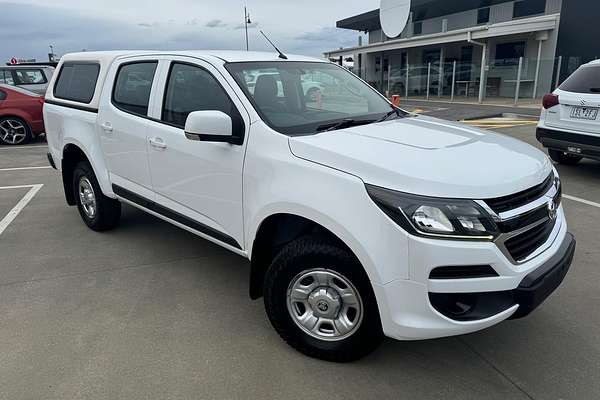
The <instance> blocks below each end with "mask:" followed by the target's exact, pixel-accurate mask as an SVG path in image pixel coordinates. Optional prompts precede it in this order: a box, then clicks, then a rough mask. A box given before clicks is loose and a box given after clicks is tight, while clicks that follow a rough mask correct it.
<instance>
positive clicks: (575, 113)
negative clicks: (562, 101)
mask: <svg viewBox="0 0 600 400" xmlns="http://www.w3.org/2000/svg"><path fill="white" fill-rule="evenodd" d="M571 118H575V119H587V120H590V121H595V120H596V119H597V118H598V109H597V108H587V107H573V109H572V110H571Z"/></svg>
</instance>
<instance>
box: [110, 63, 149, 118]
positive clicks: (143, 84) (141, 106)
mask: <svg viewBox="0 0 600 400" xmlns="http://www.w3.org/2000/svg"><path fill="white" fill-rule="evenodd" d="M157 65H158V62H156V61H150V62H149V61H143V62H135V63H129V64H124V65H122V66H121V67H120V68H119V71H118V72H117V79H116V81H115V88H114V90H113V104H114V105H115V106H117V107H118V108H120V109H121V110H123V111H126V112H130V113H132V114H137V115H142V116H146V115H148V104H149V103H150V92H151V90H152V82H153V81H154V73H155V72H156V66H157Z"/></svg>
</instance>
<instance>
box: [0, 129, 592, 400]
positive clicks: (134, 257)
mask: <svg viewBox="0 0 600 400" xmlns="http://www.w3.org/2000/svg"><path fill="white" fill-rule="evenodd" d="M501 132H502V133H504V134H507V135H510V136H514V137H516V138H519V139H521V140H525V141H527V142H530V143H532V144H534V145H535V144H536V143H535V137H534V136H535V128H534V127H532V126H521V127H516V128H510V129H503V130H501ZM45 154H46V150H45V149H44V147H43V146H40V143H36V144H34V145H33V146H29V147H26V148H15V149H9V148H6V147H0V188H1V187H12V186H27V185H35V184H42V185H43V187H42V188H41V189H40V190H39V192H37V194H36V195H35V196H34V197H33V198H32V199H31V201H30V202H29V203H28V204H27V205H26V206H25V207H24V208H23V209H22V210H21V212H20V213H19V214H18V216H17V217H16V218H15V219H14V221H13V222H12V223H10V225H8V227H7V228H6V230H5V231H4V232H3V233H0V254H1V256H2V257H1V258H0V399H11V400H14V399H41V398H43V399H79V398H85V399H117V398H122V399H165V398H172V399H175V398H189V399H191V398H194V399H196V398H203V399H234V398H235V399H268V398H277V399H298V398H327V399H373V398H382V399H387V398H394V399H442V398H443V399H578V400H579V399H598V398H600V335H599V334H598V332H600V313H599V312H598V310H599V309H600V290H599V289H600V285H599V284H598V282H600V268H599V267H598V259H599V258H600V248H599V246H598V243H599V239H598V238H600V224H599V223H598V222H599V221H600V208H598V207H596V206H594V205H589V204H584V203H581V202H580V201H576V200H570V199H565V200H564V201H563V204H564V207H565V210H566V213H567V218H568V221H569V226H570V230H571V231H572V232H573V233H574V234H575V236H576V237H577V240H578V251H577V254H576V257H575V260H574V264H573V266H572V269H571V271H570V273H569V274H568V275H567V278H566V280H565V282H564V283H563V285H562V286H561V287H560V288H559V289H558V290H557V292H556V293H554V294H553V295H552V296H551V297H550V298H549V299H548V300H547V301H546V302H545V303H544V304H543V305H542V306H541V307H540V308H539V309H538V310H537V311H536V312H534V313H533V314H532V315H531V316H529V317H527V318H525V319H522V320H517V321H507V322H504V323H502V324H500V325H498V326H495V327H493V328H490V329H487V330H485V331H482V332H478V333H475V334H471V335H467V336H462V337H455V338H447V339H439V340H429V341H420V342H398V341H393V340H387V341H385V342H384V343H383V345H382V346H381V347H380V348H379V349H378V350H377V351H376V352H375V353H374V354H372V355H370V356H368V357H367V358H365V359H363V360H360V361H358V362H355V363H352V364H332V363H327V362H323V361H318V360H314V359H310V358H307V357H305V356H303V355H301V354H299V353H297V352H295V351H294V350H292V349H291V348H289V347H288V346H287V345H286V344H285V343H283V342H282V341H281V340H280V339H279V337H278V336H277V334H276V333H275V331H274V330H273V329H272V328H271V326H270V324H269V322H268V320H267V317H266V315H265V313H264V310H263V305H262V302H261V301H251V300H250V299H249V297H248V275H249V268H248V267H249V265H248V262H247V261H245V260H244V259H242V258H240V257H238V256H236V255H234V254H232V253H229V252H227V251H226V250H224V249H221V248H220V247H218V246H216V245H213V244H211V243H209V242H207V241H205V240H202V239H200V238H197V237H195V236H194V235H192V234H190V233H188V232H185V231H183V230H180V229H178V228H176V227H173V226H171V225H169V224H167V223H165V222H162V221H161V220H158V219H156V218H154V217H152V216H150V215H147V214H144V213H143V212H140V211H138V210H135V209H133V208H130V207H124V214H123V218H122V223H121V225H120V227H119V228H117V229H116V230H114V231H112V232H108V233H102V234H100V233H95V232H92V231H91V230H89V229H87V228H86V227H85V226H84V224H83V223H82V222H81V220H80V217H79V215H78V213H77V210H76V209H75V208H72V207H67V206H66V204H65V202H64V196H63V191H62V184H61V182H60V177H59V174H57V173H56V172H55V171H54V170H51V169H18V170H15V169H14V168H23V167H39V166H45V165H46V159H45ZM7 169H9V170H7ZM558 169H559V170H560V173H561V176H562V179H563V183H564V192H565V193H566V194H567V195H570V196H573V197H575V198H580V199H584V200H587V201H589V202H595V203H600V163H599V162H594V161H584V162H582V164H581V165H579V166H577V167H562V166H559V167H558ZM27 192H28V188H18V189H10V188H8V189H0V220H2V218H4V215H5V214H6V213H7V212H8V211H9V210H10V208H11V207H13V206H14V205H15V204H17V203H18V202H19V201H20V200H21V199H22V198H23V196H24V195H25V194H26V193H27Z"/></svg>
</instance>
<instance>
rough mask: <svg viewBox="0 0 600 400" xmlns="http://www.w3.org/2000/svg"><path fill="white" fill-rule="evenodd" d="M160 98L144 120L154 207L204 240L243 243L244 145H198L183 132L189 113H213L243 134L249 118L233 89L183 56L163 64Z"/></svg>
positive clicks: (204, 65) (205, 65)
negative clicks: (227, 119)
mask: <svg viewBox="0 0 600 400" xmlns="http://www.w3.org/2000/svg"><path fill="white" fill-rule="evenodd" d="M166 63H167V64H168V65H165V68H164V69H163V71H164V73H162V74H161V83H160V89H159V90H158V92H157V95H156V96H155V97H156V98H157V99H162V104H158V103H157V105H156V107H155V108H154V109H153V110H152V112H151V117H152V120H150V121H149V122H148V124H149V125H148V140H149V143H150V146H149V150H148V151H149V153H148V154H149V162H150V171H151V175H152V183H153V187H154V192H155V196H156V202H157V203H158V205H159V206H161V207H164V208H165V209H167V210H171V211H173V212H174V214H172V215H171V216H169V215H167V216H168V217H169V218H171V219H175V220H176V222H179V223H181V224H183V225H186V226H188V227H189V228H192V229H194V230H195V231H199V232H200V233H202V234H204V235H205V236H207V237H209V238H212V239H217V240H218V241H219V242H223V243H226V244H229V245H230V246H232V247H235V248H238V249H240V248H242V246H243V243H244V233H243V223H242V221H243V214H242V170H243V165H244V153H245V143H244V145H242V146H238V145H233V144H229V143H213V142H201V141H195V140H191V139H188V138H187V137H186V135H185V132H184V127H185V122H186V119H187V116H188V114H189V113H190V112H192V111H201V110H217V111H222V112H224V113H226V114H228V115H229V116H231V118H232V123H233V129H234V133H236V134H240V135H242V136H244V137H245V136H246V129H247V127H248V126H249V117H248V114H247V112H246V111H245V109H244V108H243V106H242V104H241V102H240V101H239V99H238V98H237V96H236V95H235V94H234V92H233V89H232V87H231V86H229V84H228V83H227V82H225V81H224V78H223V76H222V75H221V74H220V73H219V72H218V71H217V70H216V69H215V68H214V67H213V66H212V65H210V64H208V63H205V62H203V61H200V60H197V59H193V62H191V60H188V59H186V58H181V59H176V60H169V61H166Z"/></svg>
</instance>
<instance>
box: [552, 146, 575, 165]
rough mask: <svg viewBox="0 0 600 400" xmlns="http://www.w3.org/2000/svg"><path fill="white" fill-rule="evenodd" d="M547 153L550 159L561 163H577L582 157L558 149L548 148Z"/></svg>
mask: <svg viewBox="0 0 600 400" xmlns="http://www.w3.org/2000/svg"><path fill="white" fill-rule="evenodd" d="M548 154H549V155H550V158H551V159H552V160H554V161H556V162H557V163H559V164H563V165H577V164H578V163H579V162H580V161H581V160H582V159H583V157H581V156H576V155H574V154H569V153H565V152H563V151H560V150H552V149H549V150H548Z"/></svg>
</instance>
